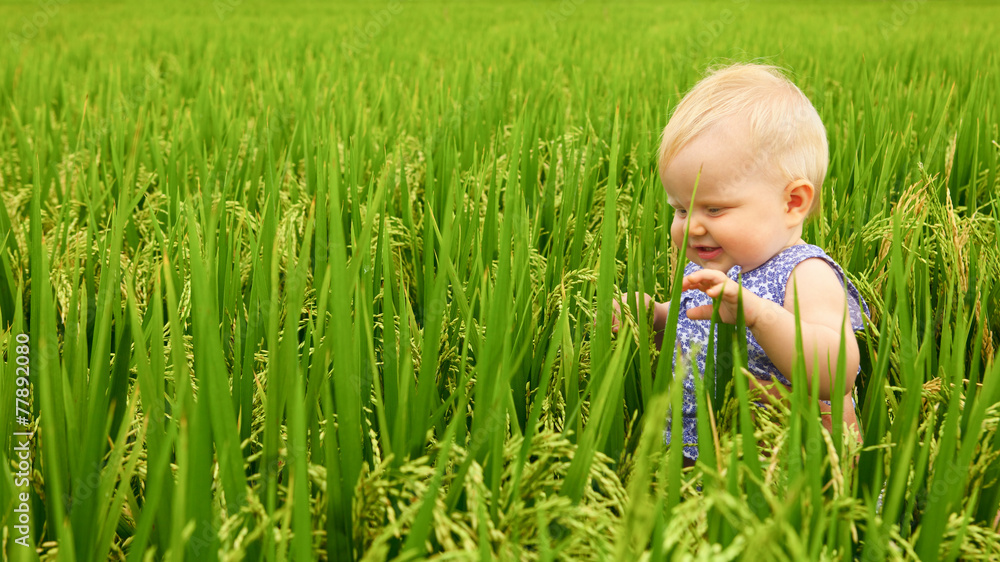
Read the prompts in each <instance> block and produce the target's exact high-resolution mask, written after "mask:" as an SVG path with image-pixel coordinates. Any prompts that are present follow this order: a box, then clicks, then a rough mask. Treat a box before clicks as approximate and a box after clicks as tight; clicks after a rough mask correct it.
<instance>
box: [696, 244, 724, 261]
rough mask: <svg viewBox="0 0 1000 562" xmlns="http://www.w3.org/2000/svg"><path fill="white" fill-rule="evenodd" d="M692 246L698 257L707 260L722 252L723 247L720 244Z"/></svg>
mask: <svg viewBox="0 0 1000 562" xmlns="http://www.w3.org/2000/svg"><path fill="white" fill-rule="evenodd" d="M692 248H693V249H694V251H695V252H696V253H697V254H698V258H700V259H702V260H706V261H707V260H712V259H715V258H717V257H719V255H720V254H722V248H720V247H718V246H692Z"/></svg>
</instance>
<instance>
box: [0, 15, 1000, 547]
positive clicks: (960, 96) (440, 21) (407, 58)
mask: <svg viewBox="0 0 1000 562" xmlns="http://www.w3.org/2000/svg"><path fill="white" fill-rule="evenodd" d="M997 22H1000V7H998V6H994V5H990V4H982V3H974V2H947V3H945V2H935V1H929V0H902V1H886V2H851V3H846V4H843V3H827V2H805V3H790V2H751V1H750V0H733V1H724V2H706V3H631V2H599V1H597V0H562V1H559V2H556V1H553V2H532V3H528V2H516V1H502V2H490V3H487V2H472V3H457V2H448V1H426V2H425V1H421V0H409V1H406V0H398V1H396V0H392V1H388V2H373V3H365V4H362V3H345V4H338V5H328V4H327V3H320V2H298V1H297V2H292V3H282V4H277V3H274V4H270V3H263V2H258V1H255V0H214V1H213V2H212V3H193V2H185V3H182V2H166V3H137V4H127V3H113V2H104V1H94V2H84V1H72V0H42V1H40V2H33V3H28V2H6V1H5V2H2V3H0V41H2V42H3V48H2V49H0V200H2V206H0V211H2V212H0V351H2V354H3V362H2V363H0V365H2V366H0V404H2V407H0V429H2V442H3V447H0V529H2V531H0V549H2V552H3V555H2V556H0V558H3V559H4V560H11V561H28V560H60V561H62V560H67V561H76V560H79V561H92V560H93V561H96V560H129V561H132V560H168V561H180V560H191V561H202V560H209V561H212V560H244V559H246V560H268V561H280V560H313V559H319V560H386V559H393V560H412V559H425V558H428V559H438V560H473V559H475V560H490V559H500V560H557V559H558V560H570V559H580V560H662V559H680V560H688V559H690V560H694V559H698V560H735V559H742V558H744V557H748V556H754V557H758V558H760V559H768V560H770V559H774V560H803V559H816V560H827V559H845V558H855V559H863V560H886V559H893V560H898V559H912V558H921V559H948V560H953V559H959V558H961V559H997V558H998V557H1000V534H998V531H997V525H996V522H995V520H996V516H997V514H998V511H1000V481H998V477H1000V432H998V424H1000V362H998V361H997V358H996V355H997V349H998V348H1000V283H998V282H997V279H998V277H1000V195H998V193H1000V189H998V188H1000V182H998V178H997V174H998V170H1000V166H998V156H1000V144H998V142H1000V114H998V112H1000V93H998V92H1000V68H998V63H1000V61H998V58H997V54H996V53H997V52H1000V50H998V42H1000V41H998V39H997V38H998V37H1000V29H998V25H997ZM735 61H740V62H746V61H763V62H768V63H771V64H776V65H778V66H781V67H783V68H785V69H787V70H788V72H789V76H790V77H791V78H792V80H793V81H794V82H795V83H796V84H797V85H798V86H799V87H800V88H801V89H802V90H803V91H804V92H805V93H806V95H807V96H809V98H810V99H811V100H812V101H813V103H814V105H815V106H816V108H817V110H818V111H819V113H820V116H821V117H822V119H823V121H824V123H825V124H826V127H827V132H828V137H829V143H830V158H831V161H830V168H829V172H828V175H827V181H826V183H825V185H824V187H823V191H822V196H821V209H820V212H819V214H818V216H817V217H816V218H815V219H813V220H812V221H811V222H809V223H807V224H806V228H805V232H804V238H805V239H806V240H807V241H808V242H810V243H813V244H817V245H819V246H821V247H823V248H824V249H825V250H826V251H827V253H829V254H830V255H831V256H832V257H833V258H834V259H836V260H837V261H838V262H839V263H840V264H841V265H842V266H843V267H844V269H845V270H846V271H847V273H848V276H849V277H850V279H851V280H852V281H853V282H854V284H855V285H856V286H857V287H858V288H859V290H860V291H861V293H862V295H863V296H864V298H865V299H866V301H867V302H868V304H869V306H870V308H871V312H872V314H871V318H870V323H869V324H868V326H867V328H866V330H865V332H863V334H862V335H861V336H860V337H859V343H860V345H861V348H862V374H861V375H860V376H859V379H858V383H857V386H856V388H855V391H854V392H855V399H856V402H857V404H858V414H859V416H858V417H859V420H860V421H861V425H862V428H863V433H864V435H863V438H864V442H863V443H862V444H855V443H853V442H850V441H849V440H847V439H845V438H844V435H843V433H842V432H841V431H839V430H837V429H835V430H834V431H833V432H827V431H826V430H824V429H823V428H822V426H821V424H820V423H819V415H818V410H817V405H816V401H815V399H814V397H811V396H809V393H808V389H807V388H806V387H805V386H801V385H800V386H795V387H793V389H792V393H791V396H790V400H789V406H788V407H786V408H771V409H763V408H761V407H759V406H757V405H756V403H755V399H754V398H755V397H754V395H753V393H751V392H750V389H748V388H747V384H746V378H745V377H743V376H742V375H741V374H740V371H739V368H740V362H739V361H738V360H737V361H735V362H729V363H727V364H725V365H723V363H722V362H721V361H720V366H719V369H720V372H721V371H723V370H725V371H726V372H725V373H723V375H724V379H723V380H726V379H729V380H732V382H733V384H732V385H731V386H729V387H728V392H727V393H726V394H725V395H724V396H722V397H721V399H720V401H719V403H718V407H717V408H715V409H714V410H713V411H714V412H715V414H714V416H713V419H712V420H709V419H708V417H707V416H708V414H707V408H699V415H702V416H703V419H702V421H703V422H704V423H699V427H700V428H702V431H703V432H704V433H703V435H702V438H701V439H700V442H701V443H703V445H702V447H701V453H700V454H701V456H700V459H699V462H698V464H697V465H695V466H694V467H693V468H684V467H683V465H682V462H681V452H680V447H677V448H676V449H674V448H669V447H666V446H665V445H664V444H663V437H662V436H663V430H664V424H665V419H666V412H667V410H668V408H670V406H671V404H674V405H675V406H676V405H679V404H680V398H681V392H680V385H677V386H676V389H677V390H676V391H675V385H674V384H673V377H672V374H671V372H670V371H671V367H670V362H669V361H657V358H658V356H659V352H658V351H657V349H656V346H655V345H653V335H652V331H651V324H650V318H649V317H647V316H646V315H644V314H641V313H640V314H636V313H635V312H634V311H632V310H628V311H626V312H625V317H624V318H623V320H622V323H623V326H622V329H621V330H619V331H618V332H616V333H613V332H612V330H611V323H612V301H613V300H614V299H615V298H616V296H617V295H618V294H619V292H620V291H634V290H638V291H643V292H646V293H649V294H651V295H654V296H656V297H657V299H658V300H660V301H665V300H670V296H671V294H675V295H676V294H679V293H678V291H679V283H678V279H679V277H678V267H677V266H678V263H679V262H678V256H677V255H676V252H675V250H674V249H673V247H672V246H671V240H670V232H669V225H670V221H671V218H672V212H673V211H672V209H671V208H670V206H669V205H667V203H666V197H665V194H664V192H663V188H662V186H661V184H660V182H659V178H658V177H657V171H656V149H657V147H658V146H659V134H660V131H661V130H662V129H663V126H664V125H665V124H666V122H667V119H668V117H669V115H670V111H671V110H672V108H673V107H674V106H675V105H676V103H677V102H678V101H679V100H680V97H681V96H682V95H683V93H684V92H685V91H686V90H688V89H689V88H690V87H691V86H692V85H693V84H694V83H695V82H696V81H697V80H698V79H699V78H700V77H701V76H703V74H704V72H705V71H706V69H708V68H710V67H711V66H713V65H718V64H725V63H727V62H735ZM681 265H683V264H681ZM736 333H740V331H739V330H736ZM665 340H666V341H667V342H669V341H671V340H672V336H671V334H670V329H669V328H668V331H667V335H666V336H665ZM740 343H741V342H740V341H738V338H732V337H730V338H720V342H719V343H718V345H719V346H720V349H723V350H728V349H732V350H734V355H733V356H734V357H736V358H737V359H738V358H739V357H740V353H739V345H740ZM744 343H745V342H744ZM670 347H672V346H669V345H667V346H665V348H670ZM805 361H806V358H804V357H803V358H801V361H800V362H799V365H797V367H796V372H797V373H798V372H802V370H804V368H805V367H804V365H805ZM792 378H793V379H794V378H795V377H792ZM702 390H703V389H702ZM702 396H703V397H704V396H705V395H704V393H703V394H702ZM706 399H707V398H706ZM842 415H843V412H839V411H836V410H835V411H834V412H833V416H834V427H835V428H836V427H837V425H838V424H837V421H838V420H839V419H840V417H841V416H842ZM709 443H710V444H711V446H709V445H707V444H709Z"/></svg>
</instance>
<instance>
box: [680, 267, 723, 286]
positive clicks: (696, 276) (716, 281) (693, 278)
mask: <svg viewBox="0 0 1000 562" xmlns="http://www.w3.org/2000/svg"><path fill="white" fill-rule="evenodd" d="M726 281H729V278H728V277H726V276H725V275H724V274H723V273H722V272H721V271H716V270H714V269H702V270H700V271H696V272H694V273H692V274H691V275H688V276H687V277H685V278H684V281H683V283H682V284H681V289H682V290H685V291H688V290H691V289H697V290H699V291H706V290H707V289H709V288H710V287H714V286H716V285H722V284H723V283H725V282H726Z"/></svg>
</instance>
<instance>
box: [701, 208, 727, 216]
mask: <svg viewBox="0 0 1000 562" xmlns="http://www.w3.org/2000/svg"><path fill="white" fill-rule="evenodd" d="M723 210H724V209H723V208H722V207H709V208H707V209H705V211H707V212H708V214H710V215H718V214H720V213H721V212H722V211H723Z"/></svg>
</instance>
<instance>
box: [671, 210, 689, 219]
mask: <svg viewBox="0 0 1000 562" xmlns="http://www.w3.org/2000/svg"><path fill="white" fill-rule="evenodd" d="M674 214H675V215H677V216H678V217H686V216H687V214H688V212H687V211H685V210H684V209H674Z"/></svg>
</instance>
